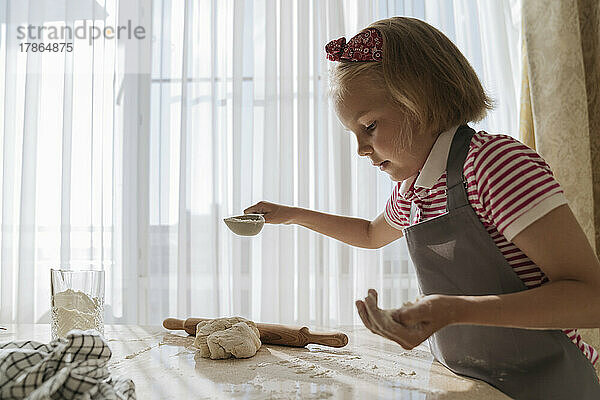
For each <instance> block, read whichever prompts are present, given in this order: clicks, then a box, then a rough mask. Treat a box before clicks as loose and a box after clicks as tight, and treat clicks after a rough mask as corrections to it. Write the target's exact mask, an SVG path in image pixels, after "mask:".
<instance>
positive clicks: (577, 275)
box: [455, 205, 600, 328]
mask: <svg viewBox="0 0 600 400" xmlns="http://www.w3.org/2000/svg"><path fill="white" fill-rule="evenodd" d="M513 243H514V244H515V245H516V246H517V247H518V248H520V249H521V250H522V251H523V252H524V253H525V254H526V255H527V256H528V257H529V258H530V259H531V260H532V261H533V262H534V263H535V264H536V265H537V266H538V267H540V268H541V269H542V271H544V273H545V274H546V275H547V276H548V278H549V279H550V282H549V283H547V284H545V285H543V286H540V287H537V288H534V289H529V290H525V291H522V292H518V293H512V294H505V295H500V296H459V297H458V298H456V299H455V301H456V304H457V314H456V319H457V320H456V322H457V323H466V324H482V325H498V326H512V327H526V328H596V327H600V263H599V262H598V258H597V257H596V254H594V250H593V249H592V247H591V246H590V244H589V242H588V240H587V237H586V236H585V234H584V233H583V230H582V229H581V227H580V225H579V223H578V222H577V220H576V219H575V216H574V215H573V213H572V212H571V209H570V208H569V207H568V206H567V205H563V206H560V207H558V208H556V209H554V210H553V211H551V212H549V213H548V214H546V215H545V216H544V217H542V218H540V219H539V220H538V221H536V222H534V223H533V224H531V225H530V226H529V227H527V228H525V229H524V230H523V231H522V232H521V233H519V234H518V235H517V236H515V237H514V238H513Z"/></svg>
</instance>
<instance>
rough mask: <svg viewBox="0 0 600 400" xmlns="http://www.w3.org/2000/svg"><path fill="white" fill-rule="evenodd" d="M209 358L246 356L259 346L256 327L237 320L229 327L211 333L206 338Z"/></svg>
mask: <svg viewBox="0 0 600 400" xmlns="http://www.w3.org/2000/svg"><path fill="white" fill-rule="evenodd" d="M207 343H208V348H209V349H210V358H212V359H213V360H214V359H218V358H230V357H231V356H233V357H235V358H248V357H252V356H253V355H255V354H256V352H257V351H258V349H259V348H260V345H261V343H260V334H259V332H258V329H256V328H255V327H250V326H249V325H247V324H245V323H244V322H238V323H237V324H235V325H233V326H232V327H231V328H229V329H225V330H224V331H218V332H215V333H213V334H211V335H210V336H209V337H208V339H207Z"/></svg>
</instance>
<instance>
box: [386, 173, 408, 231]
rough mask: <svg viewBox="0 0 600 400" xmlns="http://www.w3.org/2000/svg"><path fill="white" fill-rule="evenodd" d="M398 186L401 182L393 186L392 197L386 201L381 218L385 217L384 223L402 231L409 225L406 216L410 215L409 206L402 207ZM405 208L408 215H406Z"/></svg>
mask: <svg viewBox="0 0 600 400" xmlns="http://www.w3.org/2000/svg"><path fill="white" fill-rule="evenodd" d="M400 185H401V182H398V183H397V184H396V186H394V190H393V191H392V195H391V196H390V198H389V199H388V202H387V204H386V206H385V212H384V213H383V216H384V217H385V220H386V222H387V223H388V224H389V225H390V226H391V227H392V228H396V229H398V230H403V229H404V228H406V227H408V225H409V223H408V217H407V215H410V204H409V205H408V206H406V205H404V206H403V205H402V198H401V196H400ZM407 207H408V213H406V209H407Z"/></svg>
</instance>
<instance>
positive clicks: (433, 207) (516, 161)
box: [384, 127, 598, 364]
mask: <svg viewBox="0 0 600 400" xmlns="http://www.w3.org/2000/svg"><path fill="white" fill-rule="evenodd" d="M456 128H457V127H454V128H452V129H450V130H448V131H445V132H443V133H441V134H440V135H439V136H438V139H437V140H436V142H435V144H434V145H433V147H432V149H431V151H430V153H429V156H428V158H427V160H426V161H425V164H424V165H423V168H422V169H421V171H419V173H418V174H417V175H415V176H413V177H411V178H408V179H406V180H404V181H402V182H399V183H398V184H397V185H396V186H395V188H394V190H393V192H392V195H391V196H390V198H389V200H388V202H387V205H386V209H385V213H384V216H385V219H386V221H387V222H388V224H390V225H391V226H392V227H394V228H396V229H404V228H406V227H407V226H409V225H411V224H415V223H417V222H421V221H425V220H428V219H430V218H433V217H436V216H438V215H441V214H444V213H445V212H446V161H447V159H448V153H449V151H450V145H451V143H452V138H453V137H454V133H455V132H456ZM463 173H464V176H465V178H466V180H467V193H468V199H469V203H470V204H471V207H472V208H473V209H474V210H475V213H476V214H477V216H478V217H479V220H480V221H481V222H482V223H483V225H484V227H485V228H486V230H487V232H488V233H489V234H490V236H491V238H492V240H493V241H494V243H495V244H496V246H498V249H499V250H500V252H501V253H502V255H504V258H506V261H507V262H508V264H509V265H510V266H511V267H512V268H513V270H514V271H515V273H516V274H517V276H518V277H519V278H520V279H521V280H522V281H523V283H524V284H525V286H527V288H528V289H530V288H534V287H537V286H540V285H543V284H545V283H547V282H549V280H548V278H547V277H546V275H544V272H543V271H542V270H541V269H540V268H539V267H538V266H537V265H535V264H534V263H533V261H531V260H530V259H529V257H527V255H525V253H523V252H522V251H521V250H520V249H519V248H517V246H515V245H514V244H513V243H512V242H511V240H512V239H513V238H514V237H515V236H516V235H517V234H518V233H519V232H521V231H522V230H523V229H525V228H526V227H527V226H529V225H530V224H532V223H533V222H535V221H536V220H538V219H539V218H541V217H542V216H544V215H545V214H547V213H548V212H550V211H551V210H553V209H555V208H556V207H558V206H560V205H563V204H566V203H567V200H566V198H565V196H564V193H563V191H562V189H561V187H560V185H559V184H558V182H557V181H556V180H555V179H554V176H553V175H552V171H551V170H550V167H549V166H548V164H546V162H545V161H544V159H542V157H540V156H539V155H538V154H537V153H536V152H535V151H534V150H532V149H530V148H529V147H527V146H525V145H524V144H522V143H521V142H519V141H517V140H515V139H514V138H512V137H510V136H506V135H490V134H488V133H486V132H483V131H482V132H477V133H476V134H475V135H473V138H472V140H471V144H470V147H469V152H468V153H467V158H466V160H465V163H464V169H463ZM411 202H414V203H415V205H416V206H417V210H416V212H415V213H414V215H413V221H412V223H409V218H410V208H411ZM563 331H564V332H565V334H566V335H567V336H568V337H569V339H571V340H572V341H573V343H575V344H576V345H577V346H578V347H579V348H580V349H581V351H582V352H583V354H584V355H585V356H586V357H587V358H588V359H589V360H590V361H591V362H592V364H595V363H596V361H598V352H597V351H596V350H595V349H594V348H593V347H592V346H590V345H588V344H587V343H585V342H584V341H583V340H582V339H581V335H580V334H579V333H578V332H577V330H576V329H564V330H563Z"/></svg>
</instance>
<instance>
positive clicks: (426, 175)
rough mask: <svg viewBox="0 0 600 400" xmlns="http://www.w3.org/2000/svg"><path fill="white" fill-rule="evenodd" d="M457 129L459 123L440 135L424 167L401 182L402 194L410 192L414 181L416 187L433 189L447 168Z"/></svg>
mask: <svg viewBox="0 0 600 400" xmlns="http://www.w3.org/2000/svg"><path fill="white" fill-rule="evenodd" d="M457 129H458V125H457V126H453V127H452V128H450V129H448V130H447V131H444V132H442V133H440V134H439V135H438V137H437V139H436V141H435V143H434V144H433V147H432V148H431V151H429V156H427V160H425V164H423V168H421V170H420V171H419V172H418V174H416V175H413V176H411V177H410V178H408V179H405V180H404V181H402V183H401V184H400V193H401V194H405V193H406V192H408V190H409V189H410V187H411V185H412V183H413V181H414V182H415V187H422V188H427V189H431V188H432V187H433V185H435V183H436V182H437V181H438V179H440V176H442V174H443V173H444V171H445V170H446V163H447V162H448V153H450V146H451V145H452V139H453V138H454V134H455V133H456V130H457ZM415 178H416V181H415Z"/></svg>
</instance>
